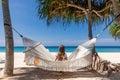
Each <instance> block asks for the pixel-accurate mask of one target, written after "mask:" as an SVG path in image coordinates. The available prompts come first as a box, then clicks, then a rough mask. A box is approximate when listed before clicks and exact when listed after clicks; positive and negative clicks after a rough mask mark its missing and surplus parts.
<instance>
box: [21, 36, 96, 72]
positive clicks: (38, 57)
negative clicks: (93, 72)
mask: <svg viewBox="0 0 120 80" xmlns="http://www.w3.org/2000/svg"><path fill="white" fill-rule="evenodd" d="M23 42H24V43H25V45H26V46H28V45H29V46H31V49H29V50H27V51H26V52H25V62H26V64H27V65H35V66H38V67H40V68H42V69H45V70H52V71H76V70H78V69H81V68H84V67H87V66H89V65H90V64H91V63H92V54H91V48H92V46H93V45H94V44H95V42H96V38H93V39H91V40H89V41H87V42H85V43H84V44H82V45H79V46H78V47H77V48H76V50H75V51H74V52H72V53H71V54H70V56H68V60H65V61H55V55H53V54H51V53H50V52H49V51H48V50H47V49H46V48H45V47H44V45H43V44H41V43H36V42H35V41H32V40H30V39H27V38H23Z"/></svg>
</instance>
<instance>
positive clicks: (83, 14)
mask: <svg viewBox="0 0 120 80" xmlns="http://www.w3.org/2000/svg"><path fill="white" fill-rule="evenodd" d="M38 3H39V4H38V5H39V6H38V14H39V17H40V18H42V19H47V23H48V24H50V23H52V21H55V22H56V21H57V22H59V21H61V20H62V21H63V24H65V23H66V24H70V22H71V21H74V22H75V23H78V24H79V22H87V23H88V37H89V39H92V38H93V35H92V25H93V24H99V23H102V22H103V21H104V20H106V19H108V18H109V17H110V13H111V10H110V8H111V2H110V1H109V0H105V1H103V0H101V1H96V0H87V1H86V0H38ZM93 55H97V53H96V51H95V48H94V49H93Z"/></svg>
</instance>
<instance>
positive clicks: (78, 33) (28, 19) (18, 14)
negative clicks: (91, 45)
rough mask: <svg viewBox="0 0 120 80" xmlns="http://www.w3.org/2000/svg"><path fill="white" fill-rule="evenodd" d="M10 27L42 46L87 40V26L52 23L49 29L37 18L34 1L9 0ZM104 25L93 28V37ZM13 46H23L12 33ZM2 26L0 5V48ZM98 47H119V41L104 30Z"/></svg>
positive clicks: (43, 21) (0, 8)
mask: <svg viewBox="0 0 120 80" xmlns="http://www.w3.org/2000/svg"><path fill="white" fill-rule="evenodd" d="M9 1H10V4H9V6H10V13H11V20H12V26H13V27H14V28H15V29H16V30H18V31H19V32H20V33H21V34H22V35H23V36H25V37H28V38H31V39H33V40H35V41H39V42H42V43H43V44H44V45H49V46H51V45H52V46H55V45H60V44H64V45H66V46H67V45H68V46H72V45H78V44H81V43H82V42H84V41H87V40H88V29H87V24H83V23H81V24H79V25H75V24H74V23H71V24H70V25H68V26H67V28H66V29H64V27H63V25H62V23H52V24H51V25H50V26H49V27H48V26H47V25H46V21H45V20H41V19H39V18H38V14H37V2H36V0H29V1H28V0H9ZM104 27H105V24H104V23H103V24H100V25H98V26H96V27H94V28H93V34H94V35H93V36H95V35H97V34H98V33H99V32H100V31H101V30H102V29H103V28H104ZM13 34H14V42H15V43H14V44H15V46H19V45H23V44H22V39H21V38H20V37H19V36H18V35H17V34H16V33H15V32H14V31H13ZM4 44H5V39H4V26H3V17H2V5H1V4H0V46H4ZM96 45H99V46H120V41H115V40H114V39H113V38H112V37H111V36H110V35H109V32H108V30H106V31H105V32H104V33H103V34H102V35H101V36H100V37H99V38H98V41H97V43H96Z"/></svg>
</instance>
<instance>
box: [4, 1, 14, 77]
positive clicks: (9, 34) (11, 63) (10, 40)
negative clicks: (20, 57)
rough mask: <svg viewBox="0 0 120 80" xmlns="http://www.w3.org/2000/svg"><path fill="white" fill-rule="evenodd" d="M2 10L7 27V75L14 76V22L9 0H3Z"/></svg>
mask: <svg viewBox="0 0 120 80" xmlns="http://www.w3.org/2000/svg"><path fill="white" fill-rule="evenodd" d="M2 11H3V20H4V29H5V43H6V44H5V46H6V62H5V71H4V75H5V76H12V75H13V69H14V49H13V45H14V44H13V33H12V27H11V26H12V24H11V19H10V12H9V0H3V1H2Z"/></svg>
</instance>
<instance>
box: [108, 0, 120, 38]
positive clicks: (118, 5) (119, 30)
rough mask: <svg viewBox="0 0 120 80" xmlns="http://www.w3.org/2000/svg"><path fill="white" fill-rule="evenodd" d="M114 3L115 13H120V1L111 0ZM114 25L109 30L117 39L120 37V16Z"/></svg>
mask: <svg viewBox="0 0 120 80" xmlns="http://www.w3.org/2000/svg"><path fill="white" fill-rule="evenodd" d="M111 2H112V4H113V9H114V10H113V11H114V15H115V16H117V15H119V14H120V1H119V0H111ZM115 22H116V23H114V24H113V25H111V26H110V28H109V32H110V34H111V35H112V37H113V38H115V40H117V39H120V17H118V18H117V19H116V21H115Z"/></svg>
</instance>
